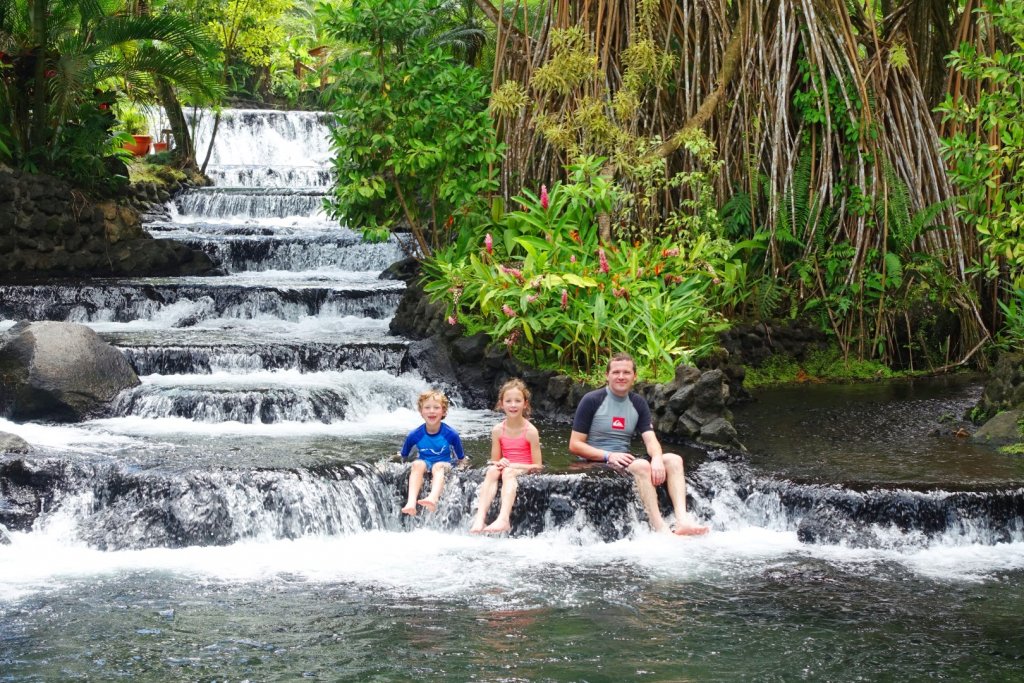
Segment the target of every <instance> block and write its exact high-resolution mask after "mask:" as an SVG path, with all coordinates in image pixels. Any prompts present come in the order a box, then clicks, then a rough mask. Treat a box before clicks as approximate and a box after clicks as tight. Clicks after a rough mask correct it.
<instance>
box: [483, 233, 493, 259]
mask: <svg viewBox="0 0 1024 683" xmlns="http://www.w3.org/2000/svg"><path fill="white" fill-rule="evenodd" d="M484 249H486V250H487V253H488V254H490V253H491V252H493V251H494V238H493V237H491V233H487V234H486V235H485V236H484Z"/></svg>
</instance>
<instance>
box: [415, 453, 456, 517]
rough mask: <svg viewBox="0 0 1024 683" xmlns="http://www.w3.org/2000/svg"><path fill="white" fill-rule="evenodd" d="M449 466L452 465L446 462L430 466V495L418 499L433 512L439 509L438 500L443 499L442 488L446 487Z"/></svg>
mask: <svg viewBox="0 0 1024 683" xmlns="http://www.w3.org/2000/svg"><path fill="white" fill-rule="evenodd" d="M449 467H451V465H449V464H448V463H446V462H435V463H434V466H433V467H431V468H430V495H429V496H427V497H426V498H421V499H420V500H417V501H416V502H417V503H418V504H420V505H422V506H423V507H425V508H427V509H428V510H430V511H431V512H433V511H434V510H436V509H437V501H439V500H441V489H443V488H444V475H445V474H446V473H447V472H448V468H449Z"/></svg>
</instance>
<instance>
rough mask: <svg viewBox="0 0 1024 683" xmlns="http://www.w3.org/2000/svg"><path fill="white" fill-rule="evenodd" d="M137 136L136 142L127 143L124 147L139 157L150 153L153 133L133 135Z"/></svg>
mask: <svg viewBox="0 0 1024 683" xmlns="http://www.w3.org/2000/svg"><path fill="white" fill-rule="evenodd" d="M132 137H133V138H135V142H134V143H126V144H125V146H124V148H125V149H126V150H128V151H129V152H131V153H132V154H134V155H135V156H137V157H141V156H144V155H146V154H148V153H149V146H150V145H151V144H152V143H153V136H152V135H133V136H132Z"/></svg>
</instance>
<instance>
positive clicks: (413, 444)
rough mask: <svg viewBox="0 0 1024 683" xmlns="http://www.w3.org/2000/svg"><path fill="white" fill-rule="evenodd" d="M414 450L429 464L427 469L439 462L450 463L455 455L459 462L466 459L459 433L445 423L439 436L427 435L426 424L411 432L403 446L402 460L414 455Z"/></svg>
mask: <svg viewBox="0 0 1024 683" xmlns="http://www.w3.org/2000/svg"><path fill="white" fill-rule="evenodd" d="M413 448H416V450H417V451H418V452H419V458H420V460H423V461H424V462H425V463H426V464H427V469H430V468H432V467H433V466H434V465H435V464H437V463H439V462H446V463H450V462H451V461H452V455H453V454H454V455H455V456H456V457H457V458H458V459H459V460H462V459H463V458H464V457H466V454H465V453H463V452H462V439H460V438H459V433H458V432H456V431H455V430H454V429H452V428H451V427H449V426H448V425H446V424H445V423H444V422H442V423H441V429H440V430H438V432H437V434H429V433H427V425H425V424H421V425H420V426H419V427H417V428H416V429H414V430H412V431H411V432H409V436H407V437H405V443H403V444H402V452H401V455H402V460H405V459H406V458H408V457H409V455H410V454H412V449H413Z"/></svg>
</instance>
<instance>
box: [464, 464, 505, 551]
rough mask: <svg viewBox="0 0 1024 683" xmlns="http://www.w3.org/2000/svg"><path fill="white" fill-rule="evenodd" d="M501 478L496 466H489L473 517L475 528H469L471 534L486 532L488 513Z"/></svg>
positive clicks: (481, 485)
mask: <svg viewBox="0 0 1024 683" xmlns="http://www.w3.org/2000/svg"><path fill="white" fill-rule="evenodd" d="M499 478H501V470H500V469H498V468H497V467H495V466H494V465H491V466H489V467H488V468H487V472H486V474H484V481H483V483H482V484H480V493H478V494H477V509H476V516H475V517H473V526H471V527H469V533H471V534H478V533H480V532H481V531H483V530H484V522H485V521H486V519H487V511H488V510H490V509H491V502H493V501H494V494H495V493H497V492H498V479H499Z"/></svg>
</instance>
